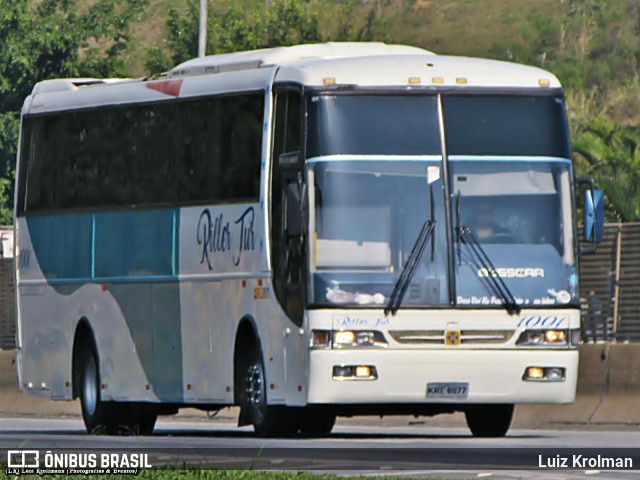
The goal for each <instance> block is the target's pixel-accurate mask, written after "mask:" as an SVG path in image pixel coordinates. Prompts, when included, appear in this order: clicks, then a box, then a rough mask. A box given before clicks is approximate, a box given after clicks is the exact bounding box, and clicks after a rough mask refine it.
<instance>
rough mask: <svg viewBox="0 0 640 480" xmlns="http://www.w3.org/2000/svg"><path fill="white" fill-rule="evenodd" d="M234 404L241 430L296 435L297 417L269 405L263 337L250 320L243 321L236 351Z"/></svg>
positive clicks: (282, 408)
mask: <svg viewBox="0 0 640 480" xmlns="http://www.w3.org/2000/svg"><path fill="white" fill-rule="evenodd" d="M233 358H234V362H233V364H234V368H233V371H234V402H235V403H236V405H239V406H240V415H239V417H238V426H244V425H253V428H254V430H255V432H256V434H257V435H258V436H261V437H269V436H289V435H293V434H295V433H297V431H298V422H297V415H292V411H291V409H288V408H287V407H284V406H273V405H268V404H267V387H266V385H267V376H266V370H265V363H264V353H263V350H262V346H261V342H260V337H259V335H258V333H257V328H256V326H255V322H254V320H253V319H252V318H250V317H245V318H243V319H242V320H241V321H240V324H239V326H238V330H237V333H236V341H235V350H234V357H233Z"/></svg>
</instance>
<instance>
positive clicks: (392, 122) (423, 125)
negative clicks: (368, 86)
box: [307, 95, 441, 157]
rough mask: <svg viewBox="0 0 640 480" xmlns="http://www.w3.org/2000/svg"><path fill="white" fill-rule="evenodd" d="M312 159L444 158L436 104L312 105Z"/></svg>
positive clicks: (319, 101) (409, 99) (329, 98)
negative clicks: (348, 156)
mask: <svg viewBox="0 0 640 480" xmlns="http://www.w3.org/2000/svg"><path fill="white" fill-rule="evenodd" d="M307 134H308V144H307V156H308V157H315V156H319V155H333V154H341V153H342V154H361V155H376V154H378V155H439V154H440V153H441V152H440V136H439V133H438V111H437V103H436V98H435V97H431V96H417V95H322V96H318V95H316V96H312V97H310V98H309V101H308V126H307Z"/></svg>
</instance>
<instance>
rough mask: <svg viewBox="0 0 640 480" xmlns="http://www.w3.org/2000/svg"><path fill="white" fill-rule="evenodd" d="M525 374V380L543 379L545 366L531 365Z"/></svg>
mask: <svg viewBox="0 0 640 480" xmlns="http://www.w3.org/2000/svg"><path fill="white" fill-rule="evenodd" d="M524 376H525V380H542V379H543V378H544V368H540V367H529V368H527V370H526V372H525V374H524Z"/></svg>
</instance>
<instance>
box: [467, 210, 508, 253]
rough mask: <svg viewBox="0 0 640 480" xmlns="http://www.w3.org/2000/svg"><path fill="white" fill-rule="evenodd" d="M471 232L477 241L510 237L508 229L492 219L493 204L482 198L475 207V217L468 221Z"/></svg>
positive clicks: (490, 240)
mask: <svg viewBox="0 0 640 480" xmlns="http://www.w3.org/2000/svg"><path fill="white" fill-rule="evenodd" d="M469 227H470V229H471V233H473V234H474V235H475V236H476V238H477V239H478V241H479V242H489V243H490V242H492V241H494V240H496V239H497V238H498V237H503V238H505V237H510V236H511V235H510V234H509V231H508V230H506V229H504V228H502V227H501V226H500V225H499V224H497V223H496V222H495V220H494V212H493V206H492V205H491V202H489V201H487V200H482V201H480V202H479V203H478V205H477V206H476V209H475V217H474V218H473V220H472V221H471V223H470V226H469Z"/></svg>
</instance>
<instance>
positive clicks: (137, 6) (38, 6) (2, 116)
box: [0, 0, 147, 224]
mask: <svg viewBox="0 0 640 480" xmlns="http://www.w3.org/2000/svg"><path fill="white" fill-rule="evenodd" d="M146 2H147V0H97V1H96V2H94V3H93V4H92V5H91V7H90V8H89V9H88V10H87V11H86V12H85V13H79V9H78V2H77V0H42V1H40V2H32V1H28V0H11V1H8V0H4V1H3V2H2V8H0V45H2V48H0V223H3V224H6V223H11V221H12V213H11V210H12V206H13V192H12V191H13V179H14V175H15V157H16V150H17V144H18V125H19V115H20V108H21V106H22V103H23V101H24V98H25V97H26V96H27V95H29V93H30V92H31V89H32V88H33V86H34V85H35V84H36V83H37V82H38V81H41V80H45V79H49V78H56V77H80V76H82V77H85V76H86V77H94V76H95V77H110V76H122V75H124V74H125V68H124V63H123V61H122V53H123V51H124V50H125V49H126V48H127V46H128V29H129V25H130V23H131V22H132V21H133V20H135V19H136V18H137V16H138V15H139V14H140V13H141V12H142V10H143V7H144V6H145V5H146Z"/></svg>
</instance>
